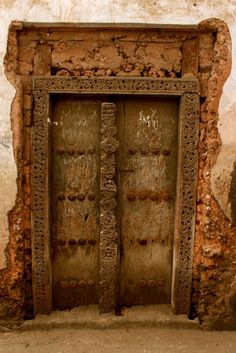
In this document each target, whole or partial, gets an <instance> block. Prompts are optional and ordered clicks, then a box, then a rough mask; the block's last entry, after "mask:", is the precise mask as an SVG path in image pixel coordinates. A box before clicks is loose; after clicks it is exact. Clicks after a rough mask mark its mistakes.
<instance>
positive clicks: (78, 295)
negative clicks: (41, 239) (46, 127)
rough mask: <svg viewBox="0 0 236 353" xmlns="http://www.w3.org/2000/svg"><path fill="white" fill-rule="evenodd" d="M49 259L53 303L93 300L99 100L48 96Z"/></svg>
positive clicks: (69, 305) (95, 297)
mask: <svg viewBox="0 0 236 353" xmlns="http://www.w3.org/2000/svg"><path fill="white" fill-rule="evenodd" d="M51 107H52V114H51V115H52V117H53V120H52V122H51V126H52V129H51V131H52V133H51V139H52V141H51V146H52V153H51V155H52V160H51V237H52V239H51V244H52V245H51V249H52V253H51V258H52V281H53V307H54V308H72V307H74V306H77V305H80V304H91V303H97V301H98V294H97V292H98V273H99V268H98V267H99V264H98V254H99V134H100V131H99V121H100V107H101V101H99V100H96V99H89V98H84V99H82V98H79V97H78V96H74V97H73V96H71V95H64V96H63V95H57V96H55V97H53V99H52V104H51Z"/></svg>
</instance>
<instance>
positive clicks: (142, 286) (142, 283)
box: [139, 279, 147, 288]
mask: <svg viewBox="0 0 236 353" xmlns="http://www.w3.org/2000/svg"><path fill="white" fill-rule="evenodd" d="M146 286H147V282H146V281H145V280H144V279H141V280H140V282H139V287H141V288H144V287H146Z"/></svg>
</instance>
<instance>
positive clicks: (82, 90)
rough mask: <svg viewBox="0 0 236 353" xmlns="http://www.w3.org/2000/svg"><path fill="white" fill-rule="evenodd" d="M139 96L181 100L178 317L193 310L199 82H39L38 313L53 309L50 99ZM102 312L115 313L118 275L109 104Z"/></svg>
mask: <svg viewBox="0 0 236 353" xmlns="http://www.w3.org/2000/svg"><path fill="white" fill-rule="evenodd" d="M57 93H76V94H80V95H83V94H91V93H92V94H94V93H96V94H104V93H106V94H124V95H128V94H136V95H140V94H142V95H149V94H151V95H154V96H155V95H157V96H158V95H159V96H161V95H165V96H166V95H172V96H179V97H180V114H179V120H180V121H179V143H178V150H179V152H178V153H179V155H178V166H177V170H178V175H177V195H176V196H177V197H176V200H177V201H176V214H175V235H174V236H175V238H174V244H175V245H174V263H173V284H172V289H173V290H172V303H173V307H174V310H175V312H176V313H187V312H188V310H189V305H190V304H189V303H190V295H191V285H192V248H193V243H194V216H195V203H196V201H195V200H196V196H195V193H196V175H197V144H198V118H199V94H198V81H197V80H196V79H168V78H167V79H158V78H117V77H109V78H81V77H63V78H61V77H55V76H54V77H43V78H39V77H38V78H34V104H35V106H34V128H33V210H32V212H33V215H32V221H33V234H32V249H33V287H34V288H33V290H34V309H35V313H49V312H50V310H51V305H52V303H51V268H50V266H51V264H50V231H49V224H50V220H49V205H48V202H49V201H48V196H49V180H48V177H49V176H48V170H49V166H48V157H49V153H50V152H49V151H50V150H49V141H50V139H49V128H48V126H49V124H48V119H49V109H50V107H49V101H50V100H49V98H50V94H57ZM101 120H102V121H101V138H102V141H101V161H100V162H101V171H100V178H101V179H100V187H101V200H100V202H101V204H100V222H101V234H100V299H99V303H100V310H101V311H110V310H114V305H115V294H116V284H117V282H116V273H117V243H116V240H117V233H116V229H115V225H116V219H115V205H116V204H115V194H116V188H115V183H114V173H115V171H114V166H115V159H114V158H115V150H116V148H117V144H116V140H115V138H114V136H115V133H116V129H115V126H114V106H113V104H107V103H106V104H104V105H103V106H102V117H101Z"/></svg>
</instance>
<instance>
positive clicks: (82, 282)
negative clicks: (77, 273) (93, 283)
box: [78, 279, 87, 288]
mask: <svg viewBox="0 0 236 353" xmlns="http://www.w3.org/2000/svg"><path fill="white" fill-rule="evenodd" d="M78 286H79V287H81V288H85V287H86V286H87V283H86V281H84V280H82V279H81V280H80V281H79V283H78Z"/></svg>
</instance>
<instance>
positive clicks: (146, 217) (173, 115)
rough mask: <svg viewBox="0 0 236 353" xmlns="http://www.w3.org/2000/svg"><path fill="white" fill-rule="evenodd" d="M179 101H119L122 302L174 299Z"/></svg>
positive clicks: (128, 303)
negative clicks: (172, 291) (174, 237)
mask: <svg viewBox="0 0 236 353" xmlns="http://www.w3.org/2000/svg"><path fill="white" fill-rule="evenodd" d="M178 106H179V103H178V100H177V99H173V98H163V97H162V98H161V97H155V98H154V97H140V96H136V97H132V98H129V97H126V98H122V99H117V100H116V110H117V111H116V121H117V127H118V140H119V144H120V147H119V149H118V153H117V184H118V210H117V220H118V221H119V223H118V227H119V234H120V254H121V256H120V298H119V300H120V305H134V304H141V305H142V304H154V303H170V301H171V277H172V258H173V233H174V212H175V194H176V167H177V136H178Z"/></svg>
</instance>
